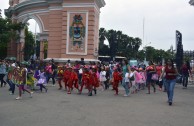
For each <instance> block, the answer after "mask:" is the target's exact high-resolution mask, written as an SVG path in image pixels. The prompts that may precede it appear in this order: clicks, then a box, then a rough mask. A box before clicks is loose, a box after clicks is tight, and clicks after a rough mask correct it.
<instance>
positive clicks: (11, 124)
mask: <svg viewBox="0 0 194 126" xmlns="http://www.w3.org/2000/svg"><path fill="white" fill-rule="evenodd" d="M48 88H49V90H48V93H39V92H35V93H34V95H33V98H29V94H27V93H25V94H24V95H23V99H22V100H19V101H17V100H15V98H16V97H17V93H18V92H16V94H15V95H9V92H8V87H4V88H0V126H194V109H193V107H194V100H193V99H194V97H193V96H194V86H191V85H190V86H189V87H188V89H182V87H181V86H180V85H177V86H176V88H175V96H174V104H173V106H169V105H168V103H167V102H166V101H167V98H166V93H164V92H160V91H157V93H156V94H154V93H151V94H150V95H148V94H145V93H146V90H144V91H141V92H139V93H137V94H132V95H131V96H130V97H123V94H124V91H123V88H122V87H121V88H120V89H121V91H120V95H119V96H114V92H113V91H112V90H107V91H103V92H102V91H100V90H99V91H98V94H97V95H96V96H93V97H88V96H87V95H86V91H84V94H83V95H78V94H77V93H76V91H75V92H74V93H73V94H71V95H68V94H66V93H65V92H64V91H58V90H57V87H50V86H49V87H48Z"/></svg>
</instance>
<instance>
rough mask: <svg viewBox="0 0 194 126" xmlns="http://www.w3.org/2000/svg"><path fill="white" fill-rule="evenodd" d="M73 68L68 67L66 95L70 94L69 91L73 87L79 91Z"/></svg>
mask: <svg viewBox="0 0 194 126" xmlns="http://www.w3.org/2000/svg"><path fill="white" fill-rule="evenodd" d="M75 69H76V68H75V67H73V68H72V67H70V70H69V71H70V78H69V80H68V92H67V94H71V91H72V90H73V87H74V88H76V89H77V90H78V91H79V88H78V76H77V73H76V72H75Z"/></svg>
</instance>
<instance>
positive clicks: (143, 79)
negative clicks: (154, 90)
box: [139, 68, 146, 90]
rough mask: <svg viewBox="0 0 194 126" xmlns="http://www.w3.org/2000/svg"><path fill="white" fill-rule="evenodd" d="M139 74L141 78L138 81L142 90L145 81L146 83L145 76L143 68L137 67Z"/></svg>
mask: <svg viewBox="0 0 194 126" xmlns="http://www.w3.org/2000/svg"><path fill="white" fill-rule="evenodd" d="M139 74H140V76H141V80H140V82H139V84H140V89H142V90H144V88H145V83H146V78H145V72H144V70H143V68H139Z"/></svg>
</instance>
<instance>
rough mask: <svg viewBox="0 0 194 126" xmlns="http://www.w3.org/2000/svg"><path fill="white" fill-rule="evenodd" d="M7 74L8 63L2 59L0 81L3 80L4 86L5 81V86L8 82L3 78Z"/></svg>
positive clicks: (0, 62)
mask: <svg viewBox="0 0 194 126" xmlns="http://www.w3.org/2000/svg"><path fill="white" fill-rule="evenodd" d="M5 75H6V65H5V63H4V62H3V61H2V60H1V61H0V81H1V87H3V83H4V86H5V85H6V82H5V81H4V80H3V78H4V77H5Z"/></svg>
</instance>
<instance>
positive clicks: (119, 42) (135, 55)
mask: <svg viewBox="0 0 194 126" xmlns="http://www.w3.org/2000/svg"><path fill="white" fill-rule="evenodd" d="M106 39H107V40H108V42H109V46H107V45H105V44H104V41H105V40H106ZM99 41H100V42H99V55H103V56H111V57H114V56H123V57H126V58H127V59H138V60H140V61H144V59H145V57H146V59H147V61H150V60H151V61H154V62H161V61H162V59H173V58H174V54H173V52H172V51H171V50H167V51H165V50H162V49H160V50H158V49H155V48H154V47H152V46H147V47H146V48H144V49H143V50H139V48H140V46H141V45H142V40H141V39H140V38H134V37H130V36H128V35H126V34H123V33H122V31H116V30H108V31H107V30H106V29H105V28H100V30H99Z"/></svg>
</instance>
